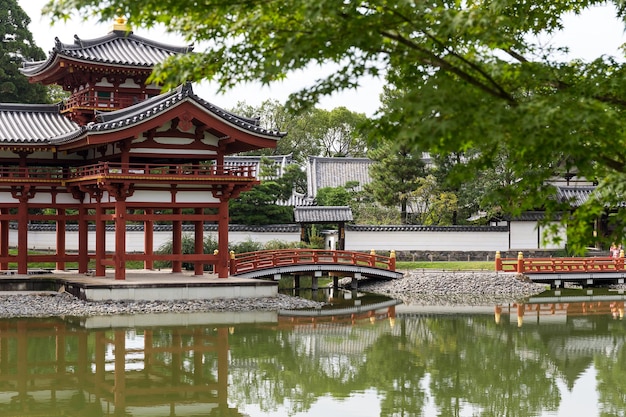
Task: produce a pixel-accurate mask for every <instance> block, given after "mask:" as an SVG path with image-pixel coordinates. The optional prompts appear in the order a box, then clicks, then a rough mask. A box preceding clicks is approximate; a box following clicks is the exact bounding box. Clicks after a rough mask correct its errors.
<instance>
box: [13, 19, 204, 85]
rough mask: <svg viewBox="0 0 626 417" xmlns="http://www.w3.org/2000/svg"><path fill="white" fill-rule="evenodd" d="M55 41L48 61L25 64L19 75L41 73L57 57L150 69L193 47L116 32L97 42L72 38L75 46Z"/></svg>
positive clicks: (95, 40) (97, 39) (96, 40)
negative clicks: (178, 45)
mask: <svg viewBox="0 0 626 417" xmlns="http://www.w3.org/2000/svg"><path fill="white" fill-rule="evenodd" d="M55 41H56V43H55V46H54V48H53V49H52V51H51V52H50V54H49V55H48V59H46V60H44V61H37V62H26V63H24V64H23V68H22V69H21V71H22V73H23V74H25V75H27V76H34V75H36V74H38V73H41V72H43V71H44V70H45V69H46V68H48V66H49V65H50V64H51V63H52V62H54V61H55V59H57V57H65V58H68V59H72V60H75V61H81V62H92V63H98V64H107V65H120V66H128V67H145V68H152V67H154V66H155V65H156V64H158V63H161V62H163V61H164V60H165V59H166V58H168V57H169V56H172V55H177V54H183V53H188V52H190V51H191V50H192V49H193V47H192V46H184V47H177V46H171V45H166V44H163V43H160V42H156V41H154V40H151V39H146V38H142V37H140V36H137V35H135V34H133V33H132V32H129V33H127V32H125V31H119V30H114V31H112V32H110V33H109V34H107V35H105V36H102V37H100V38H96V39H80V38H79V37H78V36H76V35H75V36H74V43H69V44H66V43H62V42H61V41H60V40H59V38H55Z"/></svg>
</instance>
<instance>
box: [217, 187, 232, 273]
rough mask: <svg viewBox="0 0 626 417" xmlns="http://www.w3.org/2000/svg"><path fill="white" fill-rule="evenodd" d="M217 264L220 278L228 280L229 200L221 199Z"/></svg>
mask: <svg viewBox="0 0 626 417" xmlns="http://www.w3.org/2000/svg"><path fill="white" fill-rule="evenodd" d="M217 250H218V253H217V264H216V265H215V270H216V272H217V276H218V278H228V256H229V254H228V198H222V199H220V206H219V209H218V222H217Z"/></svg>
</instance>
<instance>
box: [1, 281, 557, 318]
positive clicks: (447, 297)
mask: <svg viewBox="0 0 626 417" xmlns="http://www.w3.org/2000/svg"><path fill="white" fill-rule="evenodd" d="M342 281H343V282H344V283H346V284H347V283H349V279H348V280H342ZM359 285H360V288H359V290H361V291H366V292H374V293H378V294H382V295H386V296H389V297H392V298H397V299H400V300H402V301H403V302H404V303H405V304H418V305H494V304H501V303H508V302H514V301H518V300H520V299H522V298H524V297H528V296H530V295H534V294H538V293H540V292H542V291H544V290H545V286H543V285H539V284H533V283H531V282H528V281H524V280H523V279H522V278H520V277H518V276H516V275H514V274H510V273H496V272H482V271H477V272H467V271H464V272H460V271H428V270H420V271H406V272H405V276H404V278H402V279H398V280H391V281H369V280H362V281H360V282H359ZM321 305H322V303H319V302H316V301H311V300H306V299H303V298H298V297H290V296H287V295H283V294H279V295H278V296H277V297H269V298H252V299H250V298H246V299H236V300H234V299H228V300H225V299H218V300H183V301H174V302H151V301H129V302H119V301H101V302H90V301H81V300H79V299H77V298H75V297H73V296H72V295H70V294H68V293H64V292H59V293H54V292H32V293H28V292H19V293H3V294H2V295H0V317H3V318H7V317H51V316H94V315H113V314H148V313H164V312H169V313H172V312H181V313H183V312H184V313H189V312H202V311H233V312H235V311H277V310H291V309H298V308H315V307H319V306H321Z"/></svg>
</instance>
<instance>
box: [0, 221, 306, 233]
mask: <svg viewBox="0 0 626 417" xmlns="http://www.w3.org/2000/svg"><path fill="white" fill-rule="evenodd" d="M95 227H96V225H94V224H90V225H89V230H92V231H93V230H95ZM9 228H10V229H13V230H16V229H17V223H15V222H11V223H9ZM106 229H107V230H108V231H114V230H115V225H112V224H111V225H107V227H106ZM182 229H183V231H184V232H193V230H194V225H193V224H183V226H182ZM28 230H30V231H55V230H56V224H54V223H30V224H29V225H28ZM65 230H66V231H68V232H76V231H77V230H78V225H77V224H74V223H69V224H67V225H66V226H65ZM126 230H127V231H138V232H142V231H143V230H144V225H143V224H142V223H138V224H127V225H126ZM153 230H154V231H155V232H159V231H166V232H167V231H171V230H172V225H171V224H155V225H154V229H153ZM204 230H205V231H208V232H216V231H217V224H205V225H204ZM228 230H229V231H231V232H259V233H261V232H266V233H267V232H274V233H299V232H300V226H299V225H297V224H268V225H264V226H249V225H243V224H229V225H228Z"/></svg>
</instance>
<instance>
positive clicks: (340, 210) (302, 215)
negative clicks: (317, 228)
mask: <svg viewBox="0 0 626 417" xmlns="http://www.w3.org/2000/svg"><path fill="white" fill-rule="evenodd" d="M293 214H294V218H295V221H296V223H333V222H351V221H352V220H354V219H353V217H352V209H351V208H350V207H347V206H336V207H333V206H313V207H295V208H294V210H293Z"/></svg>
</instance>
